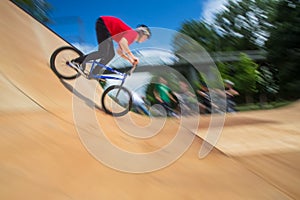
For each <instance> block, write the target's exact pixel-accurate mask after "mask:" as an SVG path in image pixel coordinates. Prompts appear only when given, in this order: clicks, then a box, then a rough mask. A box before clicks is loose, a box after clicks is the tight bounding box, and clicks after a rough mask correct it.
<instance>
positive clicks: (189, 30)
mask: <svg viewBox="0 0 300 200" xmlns="http://www.w3.org/2000/svg"><path fill="white" fill-rule="evenodd" d="M179 32H180V33H182V34H184V35H187V36H189V37H191V38H192V39H193V40H195V41H197V42H198V43H199V44H200V45H201V46H202V47H203V48H204V49H205V50H206V51H208V52H211V51H216V50H217V48H218V35H217V33H216V32H215V31H214V29H213V28H212V27H211V26H210V25H209V24H207V23H205V22H203V21H196V20H190V21H185V22H184V23H183V24H182V26H181V28H180V29H179Z"/></svg>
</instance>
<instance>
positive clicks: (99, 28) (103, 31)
mask: <svg viewBox="0 0 300 200" xmlns="http://www.w3.org/2000/svg"><path fill="white" fill-rule="evenodd" d="M96 34H97V41H98V51H96V52H92V53H90V54H87V55H83V56H80V57H78V58H76V59H74V60H73V61H75V62H77V63H78V64H82V65H83V68H85V64H86V62H88V61H90V60H96V59H99V58H102V56H105V55H102V54H101V53H99V49H100V46H102V45H101V44H102V43H103V42H104V41H106V40H107V39H108V38H111V35H110V33H109V31H108V29H107V28H106V26H105V23H104V22H103V20H102V19H101V18H99V19H98V20H97V22H96ZM107 43H109V42H107ZM105 45H106V44H105ZM111 45H112V47H113V44H112V41H111ZM104 49H105V48H104Z"/></svg>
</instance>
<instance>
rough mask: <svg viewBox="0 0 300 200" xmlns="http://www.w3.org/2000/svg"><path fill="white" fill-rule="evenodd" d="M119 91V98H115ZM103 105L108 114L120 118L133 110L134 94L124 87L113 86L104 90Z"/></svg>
mask: <svg viewBox="0 0 300 200" xmlns="http://www.w3.org/2000/svg"><path fill="white" fill-rule="evenodd" d="M118 91H119V95H118V97H115V95H116V94H117V93H118ZM117 101H118V102H117ZM121 101H122V102H121ZM101 104H102V108H103V109H104V111H105V112H106V113H107V114H110V115H113V116H117V117H120V116H123V115H125V114H127V113H128V112H129V111H130V110H131V107H132V94H131V92H130V91H129V90H128V89H127V88H125V87H123V86H120V85H112V86H110V87H108V88H107V89H106V90H104V92H103V94H102V98H101Z"/></svg>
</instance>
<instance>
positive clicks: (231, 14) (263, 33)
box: [215, 0, 277, 51]
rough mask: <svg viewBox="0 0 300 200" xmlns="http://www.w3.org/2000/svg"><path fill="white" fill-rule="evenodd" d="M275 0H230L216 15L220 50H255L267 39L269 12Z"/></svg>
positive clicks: (269, 24)
mask: <svg viewBox="0 0 300 200" xmlns="http://www.w3.org/2000/svg"><path fill="white" fill-rule="evenodd" d="M276 2H277V1H276V0H242V1H233V0H230V1H229V2H228V4H227V5H226V9H225V10H224V11H223V12H220V13H218V14H217V15H216V19H215V26H216V27H217V30H218V32H219V33H220V34H219V35H220V48H221V49H220V50H223V51H224V50H225V51H228V50H229V51H233V50H256V49H261V48H263V47H264V44H265V41H266V40H267V39H268V35H269V34H268V30H269V28H270V27H271V26H272V25H271V23H270V17H269V16H270V13H272V11H273V8H274V6H275V5H276Z"/></svg>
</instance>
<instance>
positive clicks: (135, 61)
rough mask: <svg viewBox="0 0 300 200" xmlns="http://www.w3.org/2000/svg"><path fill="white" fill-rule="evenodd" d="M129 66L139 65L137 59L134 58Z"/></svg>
mask: <svg viewBox="0 0 300 200" xmlns="http://www.w3.org/2000/svg"><path fill="white" fill-rule="evenodd" d="M131 64H132V65H133V66H136V65H137V64H139V59H138V58H136V57H134V58H133V59H132V62H131Z"/></svg>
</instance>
